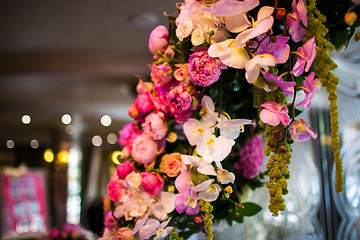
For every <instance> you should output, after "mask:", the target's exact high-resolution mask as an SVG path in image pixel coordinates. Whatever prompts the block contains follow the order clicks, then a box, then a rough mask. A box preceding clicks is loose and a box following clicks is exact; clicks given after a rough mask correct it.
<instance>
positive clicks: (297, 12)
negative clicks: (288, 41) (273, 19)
mask: <svg viewBox="0 0 360 240" xmlns="http://www.w3.org/2000/svg"><path fill="white" fill-rule="evenodd" d="M291 7H292V9H293V12H292V13H289V14H288V15H287V16H286V27H287V28H288V29H289V33H290V35H291V36H292V38H293V40H294V41H295V42H299V41H300V40H301V39H302V37H303V36H305V34H306V30H305V29H304V28H303V27H301V25H300V20H301V21H302V23H303V24H304V26H305V27H307V26H308V23H307V16H306V15H307V14H306V8H305V4H304V2H303V0H299V1H298V3H297V4H296V0H293V2H292V4H291Z"/></svg>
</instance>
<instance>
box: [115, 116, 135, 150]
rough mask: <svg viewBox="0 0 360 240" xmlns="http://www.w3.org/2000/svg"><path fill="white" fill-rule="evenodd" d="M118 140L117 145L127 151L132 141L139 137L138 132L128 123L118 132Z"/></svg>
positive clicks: (132, 124)
mask: <svg viewBox="0 0 360 240" xmlns="http://www.w3.org/2000/svg"><path fill="white" fill-rule="evenodd" d="M119 134H120V138H119V144H120V145H121V146H123V147H125V146H126V147H127V148H128V150H129V151H131V148H132V142H133V140H134V139H135V138H136V137H137V136H139V135H140V131H139V129H138V128H137V127H135V125H134V123H132V122H131V123H128V124H126V125H125V126H124V128H123V129H122V130H120V131H119Z"/></svg>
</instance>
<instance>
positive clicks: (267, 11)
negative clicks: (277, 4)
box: [256, 6, 274, 22]
mask: <svg viewBox="0 0 360 240" xmlns="http://www.w3.org/2000/svg"><path fill="white" fill-rule="evenodd" d="M273 12H274V8H273V7H270V6H264V7H262V8H260V10H259V12H258V14H257V20H256V21H257V22H261V21H262V20H264V19H266V18H268V17H270V16H271V15H272V14H273Z"/></svg>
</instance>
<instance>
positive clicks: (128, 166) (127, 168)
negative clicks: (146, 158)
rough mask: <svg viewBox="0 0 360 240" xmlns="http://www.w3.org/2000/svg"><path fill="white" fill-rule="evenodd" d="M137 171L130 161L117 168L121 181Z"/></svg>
mask: <svg viewBox="0 0 360 240" xmlns="http://www.w3.org/2000/svg"><path fill="white" fill-rule="evenodd" d="M134 170H135V168H134V165H133V164H132V162H130V161H126V162H123V163H121V164H119V165H118V166H117V168H116V173H117V175H118V177H119V179H125V178H126V176H127V175H128V174H129V173H131V172H133V171H134Z"/></svg>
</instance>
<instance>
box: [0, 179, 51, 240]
mask: <svg viewBox="0 0 360 240" xmlns="http://www.w3.org/2000/svg"><path fill="white" fill-rule="evenodd" d="M1 212H2V216H1V217H2V220H1V222H2V231H1V232H2V235H3V236H13V235H23V234H36V233H42V232H45V231H47V230H48V215H47V214H48V213H47V205H46V188H45V176H44V174H43V173H42V172H27V173H25V174H23V175H21V176H18V177H14V176H9V175H6V174H2V209H1Z"/></svg>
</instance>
